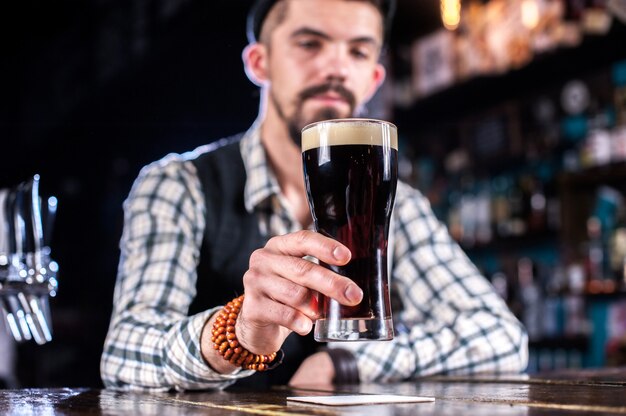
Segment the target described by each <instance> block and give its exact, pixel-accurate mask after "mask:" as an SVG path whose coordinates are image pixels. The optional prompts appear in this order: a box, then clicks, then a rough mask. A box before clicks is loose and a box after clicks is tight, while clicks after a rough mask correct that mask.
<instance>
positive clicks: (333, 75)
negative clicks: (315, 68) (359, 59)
mask: <svg viewBox="0 0 626 416" xmlns="http://www.w3.org/2000/svg"><path fill="white" fill-rule="evenodd" d="M323 72H324V78H325V79H326V81H340V82H344V81H345V80H346V79H347V78H348V75H349V73H350V61H349V51H348V48H347V47H346V46H345V45H333V46H332V47H330V48H328V53H327V59H326V62H325V64H324V65H323Z"/></svg>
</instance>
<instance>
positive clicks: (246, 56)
mask: <svg viewBox="0 0 626 416" xmlns="http://www.w3.org/2000/svg"><path fill="white" fill-rule="evenodd" d="M241 58H242V60H243V64H244V68H245V71H246V75H247V76H248V79H250V81H252V82H253V83H255V84H256V85H258V86H259V87H262V86H263V85H264V84H265V83H266V82H267V80H268V76H267V75H268V74H267V58H268V57H267V48H266V47H265V45H263V44H260V43H251V44H249V45H248V46H246V48H245V49H244V50H243V52H242V54H241Z"/></svg>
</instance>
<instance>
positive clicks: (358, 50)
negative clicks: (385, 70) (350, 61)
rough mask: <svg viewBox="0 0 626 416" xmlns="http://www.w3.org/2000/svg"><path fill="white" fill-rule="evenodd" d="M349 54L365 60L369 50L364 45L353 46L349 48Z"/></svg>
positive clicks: (368, 55)
mask: <svg viewBox="0 0 626 416" xmlns="http://www.w3.org/2000/svg"><path fill="white" fill-rule="evenodd" d="M350 54H351V55H352V56H353V57H355V58H356V59H359V60H361V59H362V60H366V59H368V58H369V57H370V52H369V50H367V48H364V47H354V48H352V49H351V50H350Z"/></svg>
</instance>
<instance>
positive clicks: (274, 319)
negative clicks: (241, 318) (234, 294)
mask: <svg viewBox="0 0 626 416" xmlns="http://www.w3.org/2000/svg"><path fill="white" fill-rule="evenodd" d="M246 300H247V299H246ZM255 306H256V307H255V311H254V319H253V321H254V322H257V323H261V325H259V328H261V327H263V326H265V325H267V324H275V325H279V326H282V327H285V328H288V329H290V330H291V331H294V332H297V333H298V334H300V335H306V334H308V333H309V332H311V329H313V321H312V320H311V319H310V318H308V317H307V316H306V315H304V314H303V313H302V312H300V311H299V310H297V309H295V308H292V307H291V306H288V305H285V304H283V303H280V302H276V301H274V300H272V299H270V298H267V297H263V298H260V299H258V300H257V302H256V303H255ZM247 320H248V321H250V316H248V318H247ZM248 324H249V325H250V324H254V323H251V322H248Z"/></svg>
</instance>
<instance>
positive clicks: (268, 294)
mask: <svg viewBox="0 0 626 416" xmlns="http://www.w3.org/2000/svg"><path fill="white" fill-rule="evenodd" d="M257 3H258V4H257V6H256V8H255V9H253V11H252V14H251V18H250V20H249V23H250V27H251V29H250V33H251V37H252V39H251V43H250V45H249V46H248V47H247V48H246V49H245V50H244V52H243V60H244V63H245V69H246V73H247V74H248V76H249V78H250V79H251V80H252V81H253V82H255V83H256V84H257V85H259V86H260V88H261V92H262V94H261V103H260V112H259V116H258V118H257V120H256V122H255V123H254V125H253V126H252V127H251V129H250V130H249V131H247V132H246V133H245V134H244V135H243V137H242V136H237V137H235V138H229V139H225V140H222V141H220V142H218V144H214V145H209V146H205V147H203V148H200V149H197V150H196V151H194V152H191V153H190V154H186V155H169V156H167V157H166V158H164V159H163V160H160V161H158V162H155V163H153V164H151V165H149V166H147V167H145V168H144V169H143V170H142V172H141V173H140V175H139V177H138V179H137V180H136V182H135V184H134V185H133V188H132V190H131V192H130V195H129V197H128V199H127V200H126V201H125V204H124V209H125V226H124V232H123V236H122V241H121V250H122V253H121V260H120V265H119V273H118V280H117V284H116V289H115V296H114V301H115V302H114V310H113V316H112V318H111V324H110V328H109V333H108V335H107V339H106V342H105V346H104V352H103V355H102V362H101V373H102V379H103V382H104V384H105V385H106V386H107V387H110V388H118V389H135V388H144V389H171V388H174V389H204V388H224V387H226V386H228V385H230V384H232V383H233V382H235V381H237V380H239V382H238V383H237V384H239V383H245V382H246V381H250V380H255V377H256V378H258V377H261V378H260V379H256V380H257V384H256V386H257V387H258V386H260V385H261V386H262V385H265V384H267V383H287V382H290V383H291V384H302V383H331V382H333V381H334V382H356V381H386V380H399V379H408V378H411V377H415V376H418V375H426V374H434V373H476V372H485V371H489V372H519V371H523V370H524V369H525V367H526V362H527V345H526V343H527V340H526V333H525V331H524V329H523V327H522V326H521V325H520V323H519V322H518V321H517V320H516V319H515V317H514V316H513V315H512V314H511V313H510V311H509V310H508V309H507V308H506V305H505V304H504V303H503V301H502V300H501V299H500V298H499V297H498V295H497V294H496V293H495V291H494V290H493V288H492V287H491V286H490V285H489V284H488V282H487V281H486V280H485V278H484V277H482V276H481V275H480V274H479V273H478V272H477V270H476V268H475V267H474V266H473V265H472V264H471V262H470V261H469V260H468V259H467V257H466V256H465V255H464V254H463V252H462V251H461V250H460V248H459V247H458V246H457V245H456V244H455V243H454V242H453V241H452V240H451V239H450V237H449V235H448V233H447V232H446V229H445V227H444V226H443V225H442V224H440V223H439V222H438V221H437V220H436V218H435V217H434V215H433V214H432V212H431V210H430V207H429V205H428V203H427V201H426V200H425V198H424V197H423V196H422V195H421V194H419V193H418V192H417V191H416V190H414V189H412V188H410V187H409V186H407V185H406V184H402V183H400V184H399V185H398V190H397V195H396V205H395V208H394V221H393V222H394V224H395V225H394V228H393V230H391V233H392V234H393V237H392V239H393V240H394V241H395V244H394V245H393V247H390V257H391V258H392V261H393V269H392V273H391V286H392V288H393V292H394V294H393V295H394V296H393V297H394V298H395V300H394V308H395V310H396V313H395V315H394V319H395V322H396V326H395V329H396V334H395V338H394V340H393V341H389V342H366V343H341V344H339V343H336V344H334V345H329V347H330V348H326V349H321V348H318V347H321V346H318V345H316V344H314V343H311V342H310V337H308V335H307V334H310V332H311V329H312V325H313V323H314V321H315V318H316V316H317V310H316V308H315V306H314V305H315V302H314V301H313V299H314V298H315V296H316V293H317V292H319V293H323V294H325V295H327V296H330V297H332V298H335V299H336V300H338V301H339V302H340V303H342V304H345V305H356V304H358V303H359V302H360V300H361V298H362V292H361V290H360V289H359V288H358V286H356V285H355V284H354V283H353V282H352V281H351V280H350V279H347V278H345V277H342V276H340V275H336V274H334V273H332V272H331V271H329V270H327V269H325V268H323V267H321V266H319V265H317V264H315V263H314V262H311V261H308V260H305V259H304V257H306V256H311V257H314V258H316V259H319V260H321V261H323V262H325V263H328V264H334V265H342V264H345V263H346V262H347V261H348V260H349V258H350V255H351V254H350V252H349V250H348V249H347V248H346V247H344V246H342V245H341V244H339V243H338V242H336V241H334V240H332V239H329V238H325V237H323V236H321V235H319V234H317V233H315V232H313V231H311V230H310V229H311V223H312V219H311V216H310V213H309V207H308V204H307V200H306V194H305V189H304V182H303V178H302V165H301V151H300V146H299V140H300V130H301V129H302V127H304V126H305V125H306V124H308V123H311V122H314V121H318V120H322V119H328V118H343V117H349V116H352V115H356V114H358V113H359V111H360V109H361V107H362V106H363V105H364V104H365V103H366V102H367V101H368V99H369V98H371V97H372V95H373V94H374V93H375V92H376V90H377V88H378V87H379V86H380V85H381V83H382V82H383V80H384V78H385V70H384V68H383V66H382V65H381V64H380V63H379V61H378V59H379V56H380V53H381V49H382V47H383V42H384V32H385V24H386V23H387V21H388V20H387V19H388V17H389V10H390V6H393V5H392V4H391V3H390V1H388V0H385V1H382V0H381V1H374V0H370V1H367V0H262V1H260V2H257ZM400 128H401V126H400ZM242 293H245V300H244V301H243V304H242V306H241V309H240V310H239V309H237V311H238V315H237V314H235V316H234V318H233V319H234V321H232V322H234V324H232V327H234V331H235V335H236V340H237V342H238V344H237V345H239V346H241V347H243V348H245V349H246V350H247V351H249V352H250V354H271V353H273V352H276V351H278V350H281V349H282V350H283V351H284V353H285V354H284V360H283V361H284V362H283V364H282V365H279V366H278V367H277V368H275V369H272V370H269V371H263V372H256V374H254V375H252V373H255V372H254V371H250V370H242V368H241V366H240V365H235V364H233V363H231V362H230V361H227V360H225V359H224V357H222V355H220V353H219V351H217V350H215V349H214V348H213V340H212V331H213V327H214V325H217V326H218V327H219V325H220V322H221V321H220V320H219V319H217V316H218V313H219V311H220V310H221V308H222V305H224V304H225V303H226V302H228V301H229V300H231V299H232V298H233V297H235V296H238V295H241V294H242ZM190 305H191V306H190ZM188 309H189V312H188ZM216 328H217V327H216ZM276 361H278V359H277V360H276ZM274 364H275V362H274ZM263 377H265V378H263Z"/></svg>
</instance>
